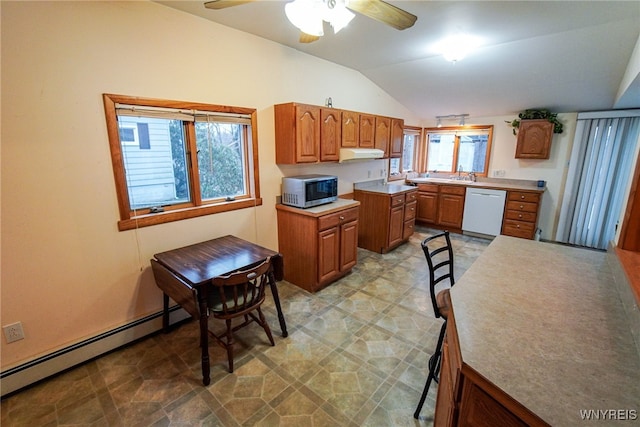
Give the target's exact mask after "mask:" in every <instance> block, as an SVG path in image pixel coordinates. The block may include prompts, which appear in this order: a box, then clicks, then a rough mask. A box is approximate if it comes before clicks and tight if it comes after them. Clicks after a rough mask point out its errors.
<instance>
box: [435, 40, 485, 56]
mask: <svg viewBox="0 0 640 427" xmlns="http://www.w3.org/2000/svg"><path fill="white" fill-rule="evenodd" d="M481 44H482V41H481V40H480V39H479V38H478V37H475V36H470V35H468V34H454V35H451V36H449V37H446V38H444V39H442V40H441V41H439V42H438V43H436V44H435V46H434V50H435V51H436V52H438V53H440V54H442V55H443V56H444V58H445V59H446V60H447V61H451V62H457V61H461V60H462V59H464V58H465V57H466V56H467V54H469V52H471V51H472V50H473V49H475V48H477V47H478V46H480V45H481Z"/></svg>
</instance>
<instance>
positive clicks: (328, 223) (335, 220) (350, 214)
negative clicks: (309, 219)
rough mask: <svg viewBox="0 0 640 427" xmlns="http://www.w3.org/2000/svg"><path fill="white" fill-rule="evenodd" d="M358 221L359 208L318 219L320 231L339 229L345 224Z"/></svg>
mask: <svg viewBox="0 0 640 427" xmlns="http://www.w3.org/2000/svg"><path fill="white" fill-rule="evenodd" d="M354 219H358V208H351V209H345V210H343V211H340V212H336V213H332V214H329V215H324V216H321V217H319V218H318V230H319V231H322V230H326V229H327V228H331V227H337V226H338V225H340V224H341V223H343V222H347V221H352V220H354Z"/></svg>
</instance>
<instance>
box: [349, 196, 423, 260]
mask: <svg viewBox="0 0 640 427" xmlns="http://www.w3.org/2000/svg"><path fill="white" fill-rule="evenodd" d="M353 196H354V199H355V200H358V201H359V202H360V208H361V210H360V225H359V231H358V246H360V247H361V248H364V249H367V250H370V251H373V252H378V253H386V252H389V251H390V250H392V249H394V248H396V247H397V246H399V245H400V244H402V243H403V242H406V241H407V239H408V238H409V237H411V235H412V234H413V230H414V226H415V215H416V210H417V190H410V191H405V192H402V193H398V194H388V193H381V192H375V191H366V190H355V191H354V193H353Z"/></svg>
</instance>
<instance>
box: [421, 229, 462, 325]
mask: <svg viewBox="0 0 640 427" xmlns="http://www.w3.org/2000/svg"><path fill="white" fill-rule="evenodd" d="M422 251H423V252H424V255H425V258H426V259H427V265H428V267H429V294H430V296H431V303H432V304H433V312H434V314H435V316H436V317H442V313H440V310H439V309H438V303H437V301H436V294H437V292H436V285H438V284H439V283H440V282H442V281H444V280H446V279H449V286H450V287H453V285H454V284H455V278H454V275H453V248H452V246H451V238H450V237H449V232H448V231H444V232H442V233H439V234H436V235H434V236H431V237H427V238H426V239H424V240H423V241H422ZM442 258H444V259H442Z"/></svg>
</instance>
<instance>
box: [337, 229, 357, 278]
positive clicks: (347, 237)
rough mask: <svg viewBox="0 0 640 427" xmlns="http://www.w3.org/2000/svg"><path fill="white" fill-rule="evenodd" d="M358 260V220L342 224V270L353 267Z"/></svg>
mask: <svg viewBox="0 0 640 427" xmlns="http://www.w3.org/2000/svg"><path fill="white" fill-rule="evenodd" d="M357 262H358V221H357V220H356V221H350V222H346V223H344V224H342V225H341V226H340V271H344V270H349V269H351V268H353V266H354V265H356V263H357Z"/></svg>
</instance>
